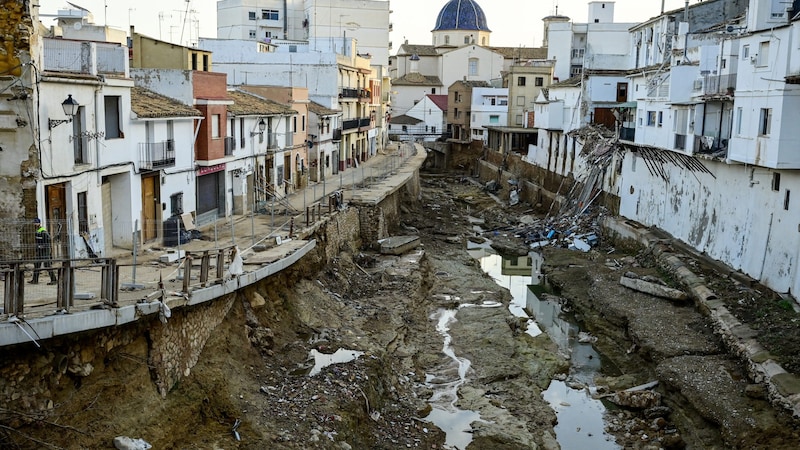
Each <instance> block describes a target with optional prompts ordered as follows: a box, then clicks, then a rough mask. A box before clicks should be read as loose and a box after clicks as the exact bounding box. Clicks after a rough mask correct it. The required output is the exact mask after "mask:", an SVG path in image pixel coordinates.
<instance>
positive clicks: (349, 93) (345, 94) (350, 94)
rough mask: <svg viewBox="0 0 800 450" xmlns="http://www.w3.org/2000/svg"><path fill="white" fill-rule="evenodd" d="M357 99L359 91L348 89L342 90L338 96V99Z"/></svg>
mask: <svg viewBox="0 0 800 450" xmlns="http://www.w3.org/2000/svg"><path fill="white" fill-rule="evenodd" d="M358 97H359V89H350V88H342V92H341V93H340V94H339V98H348V99H350V98H352V99H355V98H358Z"/></svg>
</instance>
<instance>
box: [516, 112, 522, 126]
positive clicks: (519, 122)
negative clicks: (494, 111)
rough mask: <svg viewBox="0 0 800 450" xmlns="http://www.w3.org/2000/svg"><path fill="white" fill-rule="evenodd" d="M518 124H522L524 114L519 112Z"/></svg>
mask: <svg viewBox="0 0 800 450" xmlns="http://www.w3.org/2000/svg"><path fill="white" fill-rule="evenodd" d="M517 125H522V114H517Z"/></svg>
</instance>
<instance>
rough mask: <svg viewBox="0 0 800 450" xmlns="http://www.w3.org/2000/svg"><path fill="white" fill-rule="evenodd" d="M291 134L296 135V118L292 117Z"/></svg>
mask: <svg viewBox="0 0 800 450" xmlns="http://www.w3.org/2000/svg"><path fill="white" fill-rule="evenodd" d="M292 133H297V116H294V117H292Z"/></svg>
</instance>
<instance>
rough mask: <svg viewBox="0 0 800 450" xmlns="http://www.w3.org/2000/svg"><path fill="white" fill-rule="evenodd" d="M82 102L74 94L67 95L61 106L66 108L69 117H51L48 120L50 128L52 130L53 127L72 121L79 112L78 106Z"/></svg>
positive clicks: (65, 111)
mask: <svg viewBox="0 0 800 450" xmlns="http://www.w3.org/2000/svg"><path fill="white" fill-rule="evenodd" d="M79 106H80V104H79V103H78V102H76V101H75V99H74V98H72V94H68V95H67V99H66V100H64V101H63V102H61V108H63V109H64V114H65V115H66V116H67V117H68V118H67V119H56V120H54V119H49V120H48V121H47V126H48V129H50V130H52V129H53V128H55V127H57V126H59V125H61V124H62V123H69V122H72V118H73V117H75V114H77V113H78V107H79Z"/></svg>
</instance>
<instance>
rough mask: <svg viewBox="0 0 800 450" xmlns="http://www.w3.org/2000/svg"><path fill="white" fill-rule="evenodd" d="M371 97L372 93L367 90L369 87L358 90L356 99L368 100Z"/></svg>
mask: <svg viewBox="0 0 800 450" xmlns="http://www.w3.org/2000/svg"><path fill="white" fill-rule="evenodd" d="M371 98H372V93H371V92H370V91H369V89H359V90H358V101H360V102H369V101H370V99H371Z"/></svg>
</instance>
